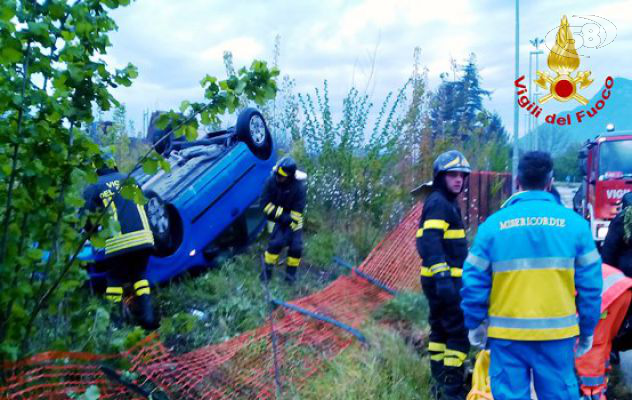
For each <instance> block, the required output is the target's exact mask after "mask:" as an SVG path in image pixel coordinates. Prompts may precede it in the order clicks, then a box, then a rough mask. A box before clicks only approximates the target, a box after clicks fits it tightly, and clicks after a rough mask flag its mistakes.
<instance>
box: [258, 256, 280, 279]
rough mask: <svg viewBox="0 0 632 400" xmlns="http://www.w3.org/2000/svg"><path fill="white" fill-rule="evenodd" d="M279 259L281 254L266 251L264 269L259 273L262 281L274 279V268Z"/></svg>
mask: <svg viewBox="0 0 632 400" xmlns="http://www.w3.org/2000/svg"><path fill="white" fill-rule="evenodd" d="M278 260H279V254H274V253H270V252H268V251H266V252H265V253H264V255H263V261H264V262H263V270H262V271H261V274H260V275H259V279H260V280H261V282H268V281H269V280H270V279H272V270H273V269H274V266H275V265H276V263H277V261H278Z"/></svg>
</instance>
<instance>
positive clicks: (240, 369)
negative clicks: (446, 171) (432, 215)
mask: <svg viewBox="0 0 632 400" xmlns="http://www.w3.org/2000/svg"><path fill="white" fill-rule="evenodd" d="M473 175H475V176H476V175H478V173H475V174H473ZM486 175H488V176H485V181H486V182H488V185H490V188H485V189H486V190H484V192H486V193H488V192H489V190H487V189H491V188H492V187H493V185H494V184H497V183H498V182H501V184H502V185H504V186H503V189H506V188H507V187H508V185H506V184H503V183H502V181H505V180H507V176H506V175H505V174H486ZM477 178H478V176H477ZM482 181H483V179H475V182H476V184H477V186H480V182H482ZM479 191H481V192H483V190H481V189H480V187H477V188H475V189H474V190H472V189H470V191H469V192H468V196H467V197H468V198H470V199H471V198H472V197H473V196H475V195H477V194H478V193H479ZM474 192H476V193H474ZM503 192H506V190H503ZM489 197H490V199H478V203H479V204H480V203H481V202H487V203H486V206H488V207H486V209H492V208H495V206H496V204H491V203H490V202H491V201H492V200H491V197H494V198H495V197H496V196H489ZM494 201H495V200H494ZM468 202H470V200H468V199H467V198H466V200H465V204H467V203H468ZM421 208H422V206H421V204H417V205H415V206H414V207H413V208H412V209H411V210H410V212H409V213H408V214H407V215H406V217H405V218H404V219H403V221H402V222H401V223H400V224H399V225H398V226H397V227H396V228H395V229H394V230H393V231H391V232H390V233H389V234H388V235H387V236H386V237H385V238H384V239H383V240H382V241H381V242H380V243H379V244H378V245H377V246H376V247H375V248H374V249H373V251H372V252H371V253H370V254H369V256H368V257H367V258H366V259H365V260H364V262H363V263H362V264H361V265H360V266H359V267H358V270H360V271H361V272H363V273H364V274H367V275H370V276H372V277H374V278H375V279H377V280H378V281H380V282H382V283H384V284H385V285H386V286H388V287H390V288H392V289H395V290H398V291H405V290H419V265H420V260H419V257H418V255H417V251H416V248H415V232H416V230H417V225H418V221H419V217H420V214H421ZM465 217H466V220H468V221H470V224H472V223H474V224H477V223H478V221H479V220H480V217H481V213H480V210H476V216H475V218H472V216H471V215H470V213H469V210H468V212H466V213H465ZM391 297H392V296H391V295H390V294H388V293H387V292H385V291H384V290H382V289H380V288H378V287H377V286H375V285H373V284H371V283H369V282H368V281H367V280H365V279H363V278H361V277H359V276H358V275H356V274H352V275H350V276H341V277H339V278H338V279H336V280H335V281H333V282H332V283H331V284H330V285H328V286H327V287H326V288H324V289H323V290H321V291H319V292H316V293H314V294H312V295H309V296H306V297H303V298H300V299H297V300H295V301H292V302H291V304H293V305H296V306H299V307H301V308H304V309H306V310H309V311H311V312H315V313H319V314H323V315H326V316H328V317H329V318H333V319H335V320H338V321H340V322H342V323H344V324H347V325H349V326H351V327H354V328H359V327H360V326H361V324H362V323H363V322H364V321H365V320H366V319H367V317H369V315H370V314H371V313H372V312H373V311H374V310H376V309H377V308H378V307H379V306H380V305H381V304H383V303H384V302H385V301H387V300H388V299H390V298H391ZM273 323H274V331H275V334H276V338H277V339H276V340H277V349H278V352H277V359H278V366H279V376H280V382H281V387H280V388H279V389H280V390H281V391H283V392H286V391H289V390H293V389H295V388H299V387H301V386H302V385H303V384H304V383H305V381H306V379H307V378H309V377H310V376H311V375H313V374H314V373H315V372H317V371H318V369H319V368H320V367H321V366H322V364H323V361H325V360H327V359H331V358H333V357H335V356H336V355H337V354H339V353H340V352H341V351H342V350H343V349H345V348H346V347H347V346H349V345H350V344H351V343H354V341H355V338H354V336H352V335H351V334H350V333H348V332H347V331H345V330H343V329H340V328H338V327H336V326H334V325H332V324H329V323H326V322H321V321H319V320H316V319H313V318H310V317H309V316H306V315H303V314H301V313H298V312H296V311H292V310H288V309H285V308H282V307H279V308H277V309H276V311H275V312H274V313H273ZM103 365H110V366H113V365H116V366H118V368H119V369H118V373H119V374H121V373H122V371H121V368H126V369H127V370H128V371H129V372H128V373H125V374H124V378H125V379H127V380H128V381H130V382H133V384H134V385H136V386H137V387H139V388H141V390H144V391H145V392H150V391H151V390H152V389H155V391H154V398H168V399H233V398H258V399H268V398H275V397H276V393H277V388H276V386H275V381H274V362H273V351H272V341H271V327H270V324H269V323H266V324H264V325H263V326H261V327H259V328H257V329H255V330H253V331H249V332H245V333H243V334H241V335H239V336H237V337H235V338H233V339H230V340H228V341H226V342H223V343H219V344H214V345H209V346H205V347H202V348H199V349H197V350H194V351H192V352H190V353H186V354H181V355H173V354H170V353H169V352H168V351H167V349H165V347H164V346H162V344H161V343H160V342H159V341H158V340H157V338H156V337H155V336H149V337H147V338H146V339H145V340H144V341H142V342H141V343H139V344H138V345H136V346H135V347H134V348H132V349H131V350H129V351H127V352H125V353H121V354H116V355H92V354H85V353H64V352H49V353H42V354H39V355H36V356H34V357H31V358H29V359H26V360H22V361H19V362H17V363H14V364H10V365H5V367H4V369H3V372H4V375H5V386H3V387H0V398H1V399H67V398H68V392H71V391H73V392H76V393H83V392H85V391H86V389H87V388H89V387H90V386H92V385H96V386H97V387H98V388H99V391H100V395H101V396H100V398H101V399H142V398H145V396H144V395H142V394H141V393H140V392H138V391H135V390H133V389H132V388H130V387H128V386H125V385H123V384H121V383H120V382H118V381H116V380H113V379H112V378H110V377H108V375H107V374H106V373H104V371H103V370H102V368H101V367H102V366H103ZM121 365H125V366H126V367H121ZM160 396H162V397H160Z"/></svg>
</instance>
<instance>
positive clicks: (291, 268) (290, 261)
mask: <svg viewBox="0 0 632 400" xmlns="http://www.w3.org/2000/svg"><path fill="white" fill-rule="evenodd" d="M300 263H301V259H300V258H298V257H292V256H288V258H287V267H286V268H285V281H286V282H288V283H294V282H296V270H297V269H298V266H299V265H300Z"/></svg>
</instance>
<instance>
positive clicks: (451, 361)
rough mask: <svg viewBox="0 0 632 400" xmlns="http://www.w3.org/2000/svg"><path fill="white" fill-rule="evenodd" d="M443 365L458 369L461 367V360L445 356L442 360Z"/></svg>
mask: <svg viewBox="0 0 632 400" xmlns="http://www.w3.org/2000/svg"><path fill="white" fill-rule="evenodd" d="M443 365H445V366H446V367H460V366H462V365H463V360H460V359H458V358H454V357H448V356H446V357H445V358H444V359H443Z"/></svg>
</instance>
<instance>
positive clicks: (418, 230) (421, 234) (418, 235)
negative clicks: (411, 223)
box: [417, 228, 424, 238]
mask: <svg viewBox="0 0 632 400" xmlns="http://www.w3.org/2000/svg"><path fill="white" fill-rule="evenodd" d="M423 235H424V228H419V229H417V237H418V238H420V237H422V236H423Z"/></svg>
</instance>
